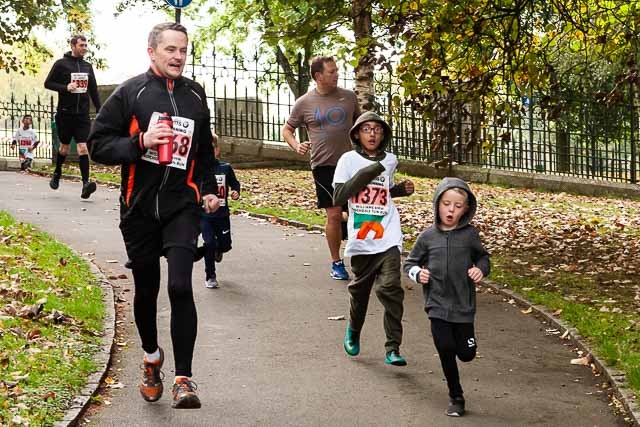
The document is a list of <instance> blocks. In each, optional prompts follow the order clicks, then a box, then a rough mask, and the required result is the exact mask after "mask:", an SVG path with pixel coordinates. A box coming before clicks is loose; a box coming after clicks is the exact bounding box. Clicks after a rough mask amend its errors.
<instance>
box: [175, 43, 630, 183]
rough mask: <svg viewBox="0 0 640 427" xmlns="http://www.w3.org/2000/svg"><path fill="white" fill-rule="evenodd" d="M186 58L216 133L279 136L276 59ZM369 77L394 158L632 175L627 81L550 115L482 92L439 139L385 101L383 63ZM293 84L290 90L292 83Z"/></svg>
mask: <svg viewBox="0 0 640 427" xmlns="http://www.w3.org/2000/svg"><path fill="white" fill-rule="evenodd" d="M191 60H192V61H191V64H190V66H189V69H188V70H189V71H190V74H191V75H190V77H192V78H193V79H195V80H197V81H199V82H200V83H201V84H203V85H204V86H205V88H206V89H207V94H208V97H209V98H210V105H211V106H212V122H213V123H214V125H215V129H216V132H217V133H219V134H220V135H222V136H230V137H241V138H248V139H258V140H264V141H276V142H281V141H282V138H281V136H280V130H281V128H282V125H283V123H284V122H285V120H286V119H287V117H288V115H289V113H290V111H291V108H292V106H293V104H294V102H295V97H294V95H293V93H294V92H293V90H292V89H291V87H290V86H289V82H288V80H287V76H286V75H285V73H284V72H283V71H282V69H281V68H280V67H279V66H278V64H277V63H275V62H269V61H266V60H264V58H263V57H261V56H260V55H258V54H257V53H254V54H250V55H247V54H246V52H238V51H235V53H233V54H231V55H225V54H220V53H218V52H216V51H215V50H213V51H211V52H208V53H206V54H204V55H202V56H199V57H195V56H194V57H192V58H191ZM301 62H302V61H301V60H300V58H299V59H298V64H293V68H294V70H293V71H294V74H295V75H296V76H297V77H299V76H300V74H301V73H300V69H299V68H297V67H300V66H301ZM341 76H342V79H341V86H343V87H346V88H353V86H354V84H353V72H352V70H342V73H341ZM374 87H375V93H376V94H377V102H378V105H379V111H380V112H381V113H382V114H383V115H384V116H385V118H386V119H387V120H388V121H389V122H390V124H391V125H392V128H393V131H394V138H393V145H392V147H391V149H392V151H393V152H394V153H396V154H397V155H398V156H399V157H401V158H405V159H412V160H418V161H425V162H428V163H436V164H448V163H450V162H454V163H459V164H461V163H464V164H469V165H475V166H480V167H488V168H497V169H505V170H513V171H524V172H536V173H544V174H553V175H565V176H576V177H582V178H588V179H598V180H609V181H620V182H632V183H636V182H638V176H637V174H638V168H639V167H640V163H639V159H638V153H637V144H638V138H639V131H640V127H639V126H640V124H639V122H638V120H639V117H640V111H639V110H640V107H639V106H638V102H637V97H636V96H635V95H634V94H633V93H632V92H631V91H629V93H627V94H624V99H623V100H622V102H618V103H616V104H615V105H605V104H603V103H601V102H599V101H597V100H595V99H594V98H589V97H584V98H582V99H580V98H575V99H569V100H563V101H562V108H561V110H560V111H561V113H560V114H556V116H555V117H550V110H551V109H550V108H549V106H548V105H547V107H544V108H543V106H542V105H543V103H542V102H539V101H538V100H537V99H536V97H535V96H529V97H515V96H514V95H510V96H511V99H509V95H501V94H498V95H496V97H501V98H502V99H503V100H504V99H506V100H507V101H508V102H509V103H510V104H511V105H512V106H513V111H517V113H512V114H511V115H510V116H509V117H508V118H507V120H500V119H498V118H493V119H492V118H490V117H487V114H489V113H488V111H487V108H486V102H488V101H489V100H488V99H484V100H478V101H476V102H473V103H470V104H468V105H464V106H458V107H452V111H450V120H449V121H450V123H451V127H452V132H449V133H448V135H449V137H447V138H445V140H443V138H442V137H441V136H439V134H438V132H435V129H434V124H433V123H431V122H429V121H427V120H424V119H423V117H422V116H421V115H420V114H418V113H417V112H416V111H415V110H414V109H412V107H410V106H409V107H407V106H404V103H403V102H399V103H397V102H396V103H394V102H393V98H394V97H400V98H402V93H401V89H400V88H399V86H398V85H397V84H394V83H392V77H391V76H389V74H388V73H386V72H378V73H376V77H375V82H374ZM295 89H296V90H297V91H298V92H299V91H300V89H301V88H300V87H296V88H295ZM491 101H492V102H495V99H492V100H491ZM394 105H400V106H401V107H395V106H394Z"/></svg>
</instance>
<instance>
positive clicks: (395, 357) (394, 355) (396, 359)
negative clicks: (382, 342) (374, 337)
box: [384, 350, 407, 366]
mask: <svg viewBox="0 0 640 427" xmlns="http://www.w3.org/2000/svg"><path fill="white" fill-rule="evenodd" d="M384 363H386V364H387V365H393V366H407V360H406V359H405V358H404V357H402V356H400V352H399V351H398V350H391V351H390V352H388V353H387V355H386V357H385V358H384Z"/></svg>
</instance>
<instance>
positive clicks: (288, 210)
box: [229, 200, 325, 226]
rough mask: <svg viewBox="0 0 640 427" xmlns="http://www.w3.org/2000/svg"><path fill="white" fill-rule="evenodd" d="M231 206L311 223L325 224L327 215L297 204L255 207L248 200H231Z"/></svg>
mask: <svg viewBox="0 0 640 427" xmlns="http://www.w3.org/2000/svg"><path fill="white" fill-rule="evenodd" d="M229 206H230V207H231V208H232V209H240V210H243V211H246V212H250V213H252V214H260V215H269V216H275V217H278V218H283V219H288V220H290V221H298V222H302V223H304V224H309V225H320V226H324V223H325V217H324V216H323V215H320V214H318V213H316V212H314V211H308V210H306V209H301V208H297V207H295V206H283V207H255V206H253V205H252V204H250V203H248V202H244V201H242V200H234V201H230V204H229Z"/></svg>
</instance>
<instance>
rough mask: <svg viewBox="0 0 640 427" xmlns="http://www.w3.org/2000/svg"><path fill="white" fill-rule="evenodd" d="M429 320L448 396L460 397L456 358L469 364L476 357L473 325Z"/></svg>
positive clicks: (460, 390)
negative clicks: (447, 387)
mask: <svg viewBox="0 0 640 427" xmlns="http://www.w3.org/2000/svg"><path fill="white" fill-rule="evenodd" d="M430 320H431V334H432V335H433V342H434V344H435V345H436V349H437V350H438V355H439V356H440V363H441V364H442V370H443V371H444V376H445V378H446V379H447V386H449V396H450V397H462V394H463V391H462V386H461V385H460V374H459V373H458V364H457V363H456V357H457V358H458V359H460V361H462V362H470V361H472V360H473V359H474V358H475V357H476V349H477V345H476V338H475V335H474V331H473V323H452V322H447V321H446V320H441V319H435V318H432V319H430Z"/></svg>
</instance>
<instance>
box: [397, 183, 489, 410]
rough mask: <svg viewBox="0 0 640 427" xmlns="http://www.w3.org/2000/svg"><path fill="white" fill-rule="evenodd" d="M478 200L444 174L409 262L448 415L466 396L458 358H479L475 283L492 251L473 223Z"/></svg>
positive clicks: (407, 268)
mask: <svg viewBox="0 0 640 427" xmlns="http://www.w3.org/2000/svg"><path fill="white" fill-rule="evenodd" d="M476 208H477V201H476V198H475V196H474V194H473V193H472V192H471V189H470V188H469V186H468V185H467V184H466V183H465V182H464V181H462V180H461V179H458V178H444V179H443V180H442V181H441V182H440V183H439V184H438V186H437V187H436V191H435V194H434V197H433V209H434V216H435V221H434V224H433V225H432V226H431V227H429V228H428V229H427V230H425V231H424V232H422V234H420V236H419V237H418V240H417V241H416V244H415V246H414V247H413V249H412V250H411V253H410V254H409V257H408V258H407V259H406V261H405V264H404V271H405V272H406V273H407V274H408V275H409V277H410V278H411V279H412V280H413V281H414V282H416V283H419V284H421V285H422V290H423V293H424V303H425V311H426V312H427V316H429V319H430V320H431V333H432V335H433V341H434V344H435V346H436V349H437V350H438V355H439V356H440V363H441V364H442V369H443V371H444V375H445V377H446V379H447V385H448V387H449V398H450V400H449V405H448V407H447V411H446V414H447V415H449V416H454V417H459V416H462V415H464V411H465V400H464V397H463V392H462V386H461V385H460V376H459V373H458V365H457V363H456V357H458V359H460V360H461V361H463V362H470V361H471V360H473V359H474V358H475V356H476V348H477V345H476V338H475V333H474V325H473V321H474V316H475V312H476V288H475V285H476V283H478V282H480V281H481V280H482V279H483V278H484V277H486V276H487V275H489V269H490V267H489V253H488V252H487V251H486V250H485V248H484V247H483V246H482V242H481V241H480V235H479V233H478V230H477V229H476V228H475V227H474V226H473V225H471V224H470V222H471V220H472V219H473V216H474V214H475V213H476Z"/></svg>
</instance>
